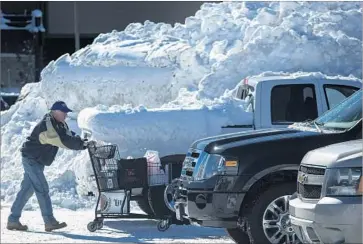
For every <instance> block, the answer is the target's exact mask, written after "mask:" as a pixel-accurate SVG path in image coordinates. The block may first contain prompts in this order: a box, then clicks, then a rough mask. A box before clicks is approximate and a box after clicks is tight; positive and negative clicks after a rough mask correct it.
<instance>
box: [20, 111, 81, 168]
mask: <svg viewBox="0 0 363 244" xmlns="http://www.w3.org/2000/svg"><path fill="white" fill-rule="evenodd" d="M59 147H61V148H65V149H71V150H83V149H85V147H84V142H83V140H82V139H81V138H80V137H79V136H76V135H75V133H74V132H72V131H70V130H69V128H68V125H67V124H66V123H65V122H64V123H62V122H58V121H56V120H55V119H54V117H53V116H52V114H51V113H48V114H46V115H45V116H44V118H43V119H42V120H41V121H40V122H39V123H38V124H37V125H36V126H35V128H34V129H33V132H32V133H31V135H30V136H29V137H27V139H26V141H25V142H24V144H23V146H22V148H21V149H20V151H21V153H22V156H23V157H26V158H30V159H34V160H35V161H37V162H38V163H40V164H43V165H46V166H49V165H51V164H52V163H53V161H54V158H55V156H56V154H57V152H58V149H59Z"/></svg>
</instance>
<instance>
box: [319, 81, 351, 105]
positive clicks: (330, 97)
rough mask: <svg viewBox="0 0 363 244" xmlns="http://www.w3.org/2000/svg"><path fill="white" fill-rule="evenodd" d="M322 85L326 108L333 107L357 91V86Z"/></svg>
mask: <svg viewBox="0 0 363 244" xmlns="http://www.w3.org/2000/svg"><path fill="white" fill-rule="evenodd" d="M323 87H324V93H325V99H326V103H327V105H328V109H331V108H333V107H335V105H337V104H339V103H340V102H341V101H343V100H344V99H346V98H347V97H349V96H350V95H352V94H353V93H354V92H356V91H358V88H357V87H352V86H342V85H324V86H323Z"/></svg>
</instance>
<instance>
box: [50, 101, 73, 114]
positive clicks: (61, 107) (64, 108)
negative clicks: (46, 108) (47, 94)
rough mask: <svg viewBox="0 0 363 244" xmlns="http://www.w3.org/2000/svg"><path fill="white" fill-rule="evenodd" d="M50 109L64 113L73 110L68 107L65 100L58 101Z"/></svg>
mask: <svg viewBox="0 0 363 244" xmlns="http://www.w3.org/2000/svg"><path fill="white" fill-rule="evenodd" d="M50 110H59V111H62V112H64V113H68V112H73V111H72V110H71V109H69V108H68V107H67V104H66V103H65V102H63V101H56V102H55V103H54V104H53V105H52V107H51V108H50Z"/></svg>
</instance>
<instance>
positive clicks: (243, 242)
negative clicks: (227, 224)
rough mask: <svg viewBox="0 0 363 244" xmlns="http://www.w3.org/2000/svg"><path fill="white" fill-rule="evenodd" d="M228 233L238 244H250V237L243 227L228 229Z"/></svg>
mask: <svg viewBox="0 0 363 244" xmlns="http://www.w3.org/2000/svg"><path fill="white" fill-rule="evenodd" d="M226 231H227V233H228V235H229V236H230V237H231V239H232V240H233V241H234V242H235V243H237V244H249V243H250V238H249V236H248V234H247V233H246V232H244V231H243V230H242V229H237V228H236V229H226Z"/></svg>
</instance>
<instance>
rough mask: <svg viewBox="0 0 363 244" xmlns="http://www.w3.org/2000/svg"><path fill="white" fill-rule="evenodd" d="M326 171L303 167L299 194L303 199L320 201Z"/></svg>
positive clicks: (299, 177)
mask: <svg viewBox="0 0 363 244" xmlns="http://www.w3.org/2000/svg"><path fill="white" fill-rule="evenodd" d="M324 174H325V169H324V168H321V167H312V166H306V165H301V166H300V168H299V174H298V185H297V193H298V194H299V195H300V197H302V198H306V199H320V198H321V190H322V185H323V182H324Z"/></svg>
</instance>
